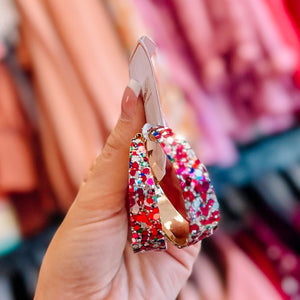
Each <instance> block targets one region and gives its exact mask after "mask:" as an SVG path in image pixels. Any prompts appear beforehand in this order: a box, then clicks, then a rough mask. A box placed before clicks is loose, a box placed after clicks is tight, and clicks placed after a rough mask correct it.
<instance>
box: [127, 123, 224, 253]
mask: <svg viewBox="0 0 300 300" xmlns="http://www.w3.org/2000/svg"><path fill="white" fill-rule="evenodd" d="M145 128H146V129H145ZM147 129H148V130H147ZM143 134H144V136H143V135H142V134H138V135H137V136H136V137H135V138H134V139H132V141H131V145H130V161H129V197H128V199H129V210H130V211H129V214H130V227H131V233H132V247H133V249H134V251H135V252H139V251H147V250H162V249H166V239H165V237H167V238H168V239H169V240H170V241H171V242H172V243H174V244H175V245H176V246H177V247H178V248H183V247H186V246H189V245H192V244H195V243H197V242H199V241H200V240H202V239H203V238H205V237H208V236H210V235H211V234H212V233H213V232H214V230H215V229H216V228H217V225H218V222H219V219H220V216H219V204H218V201H217V199H216V195H215V192H214V189H213V186H212V184H211V182H210V179H209V175H208V172H207V170H206V168H205V166H204V165H203V164H202V163H201V162H200V160H199V159H198V158H197V157H196V155H195V153H194V151H193V150H192V149H191V147H190V145H189V144H188V143H187V142H186V141H185V140H184V139H183V138H182V137H179V136H176V135H175V134H174V133H173V131H172V130H171V129H170V128H168V127H161V126H160V127H152V126H149V124H146V125H145V126H144V130H143ZM146 139H150V140H151V141H155V142H157V143H159V144H160V146H161V147H162V149H163V151H164V153H165V154H166V155H167V158H168V159H169V161H170V162H171V163H172V165H173V168H174V170H175V172H176V176H177V178H178V180H179V183H180V187H181V189H182V195H183V199H184V206H185V209H186V216H182V215H181V214H180V213H179V212H178V211H177V210H176V208H175V207H174V206H173V205H172V203H171V202H170V201H169V199H168V198H167V197H166V195H165V193H164V191H163V189H162V188H161V186H160V185H159V182H158V181H157V180H156V178H155V175H154V174H153V172H152V170H151V167H150V164H149V158H148V153H147V149H146ZM179 227H181V230H179V231H178V228H179Z"/></svg>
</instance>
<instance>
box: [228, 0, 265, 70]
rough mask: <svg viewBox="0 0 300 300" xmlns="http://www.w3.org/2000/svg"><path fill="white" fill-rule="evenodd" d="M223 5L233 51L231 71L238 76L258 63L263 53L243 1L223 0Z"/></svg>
mask: <svg viewBox="0 0 300 300" xmlns="http://www.w3.org/2000/svg"><path fill="white" fill-rule="evenodd" d="M223 5H224V12H223V13H224V14H225V15H226V16H227V20H226V23H227V24H228V25H227V26H228V27H229V28H228V34H230V38H231V45H230V47H231V49H232V52H233V53H232V55H233V58H232V62H231V64H232V71H233V73H234V74H235V75H237V76H240V75H242V74H245V73H247V72H249V69H251V68H252V66H253V65H254V64H257V63H259V62H260V61H261V59H262V56H263V53H262V49H261V47H260V45H259V41H258V39H257V36H256V32H255V28H253V26H252V24H251V21H250V20H249V19H250V18H249V14H248V11H247V9H246V7H245V5H244V4H243V1H240V0H225V1H224V4H223Z"/></svg>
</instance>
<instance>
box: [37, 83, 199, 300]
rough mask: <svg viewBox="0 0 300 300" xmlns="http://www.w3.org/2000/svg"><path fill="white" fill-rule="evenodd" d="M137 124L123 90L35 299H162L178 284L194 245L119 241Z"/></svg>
mask: <svg viewBox="0 0 300 300" xmlns="http://www.w3.org/2000/svg"><path fill="white" fill-rule="evenodd" d="M144 123H145V117H144V108H143V103H142V99H141V98H137V97H136V96H135V94H134V93H133V91H132V90H131V89H130V88H129V87H127V88H126V90H125V92H124V96H123V100H122V113H121V116H120V118H119V120H118V123H117V125H116V127H115V128H114V130H113V131H112V133H111V135H110V136H109V138H108V140H107V143H106V145H105V147H104V149H103V151H102V153H101V155H100V156H99V157H98V158H97V159H96V161H95V163H94V165H93V166H92V168H91V170H90V171H89V173H88V175H87V178H86V180H85V181H84V182H83V184H82V185H81V187H80V189H79V192H78V195H77V197H76V199H75V201H74V203H73V205H72V206H71V208H70V210H69V212H68V214H67V215H66V217H65V219H64V221H63V222H62V224H61V226H60V227H59V229H58V230H57V232H56V234H55V236H54V238H53V240H52V241H51V243H50V246H49V248H48V250H47V252H46V255H45V258H44V261H43V264H42V267H41V271H40V275H39V280H38V285H37V289H36V294H35V299H36V300H40V299H43V300H45V299H51V300H53V299H56V300H59V299H64V300H67V299H72V300H73V299H122V300H123V299H124V300H125V299H130V300H135V299H151V300H153V299H157V300H160V299H162V300H168V299H175V298H176V296H177V295H178V293H179V291H180V289H181V288H182V287H183V285H184V284H185V282H186V280H187V278H188V277H189V275H190V273H191V271H192V267H193V263H194V261H195V259H196V257H197V255H198V253H199V250H200V243H198V244H196V245H193V246H190V247H188V248H185V249H178V248H176V247H175V246H174V245H173V244H171V243H168V250H167V251H163V252H152V251H151V252H146V253H133V250H132V248H131V244H130V242H129V241H128V240H127V235H128V220H127V209H126V204H125V199H126V195H127V181H128V159H129V158H128V157H129V145H130V140H131V139H132V138H133V137H134V136H135V134H136V133H138V132H140V131H141V127H142V126H143V124H144ZM74 163H76V162H74Z"/></svg>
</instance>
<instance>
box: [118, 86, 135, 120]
mask: <svg viewBox="0 0 300 300" xmlns="http://www.w3.org/2000/svg"><path fill="white" fill-rule="evenodd" d="M137 99H138V97H137V96H136V94H135V92H134V91H133V90H132V89H131V88H130V87H126V89H125V91H124V95H123V99H122V107H121V109H122V112H121V118H122V119H125V120H131V119H132V118H133V116H134V114H135V112H136V104H137Z"/></svg>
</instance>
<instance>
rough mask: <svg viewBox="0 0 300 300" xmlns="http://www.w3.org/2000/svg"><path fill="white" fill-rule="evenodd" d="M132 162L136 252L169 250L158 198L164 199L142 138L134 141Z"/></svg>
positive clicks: (130, 198)
mask: <svg viewBox="0 0 300 300" xmlns="http://www.w3.org/2000/svg"><path fill="white" fill-rule="evenodd" d="M129 153H130V160H129V195H128V199H129V210H130V211H129V213H130V227H131V233H132V247H133V250H134V252H139V251H147V250H155V249H156V250H161V249H166V243H165V238H164V233H163V231H162V225H161V222H160V217H159V209H158V205H157V198H158V197H160V196H161V195H163V190H162V189H161V188H160V186H158V185H156V184H154V178H153V175H152V173H151V169H150V164H149V160H148V157H147V151H146V148H145V145H144V142H143V140H142V138H141V137H139V136H137V137H136V138H134V139H133V140H132V141H131V145H130V152H129Z"/></svg>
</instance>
